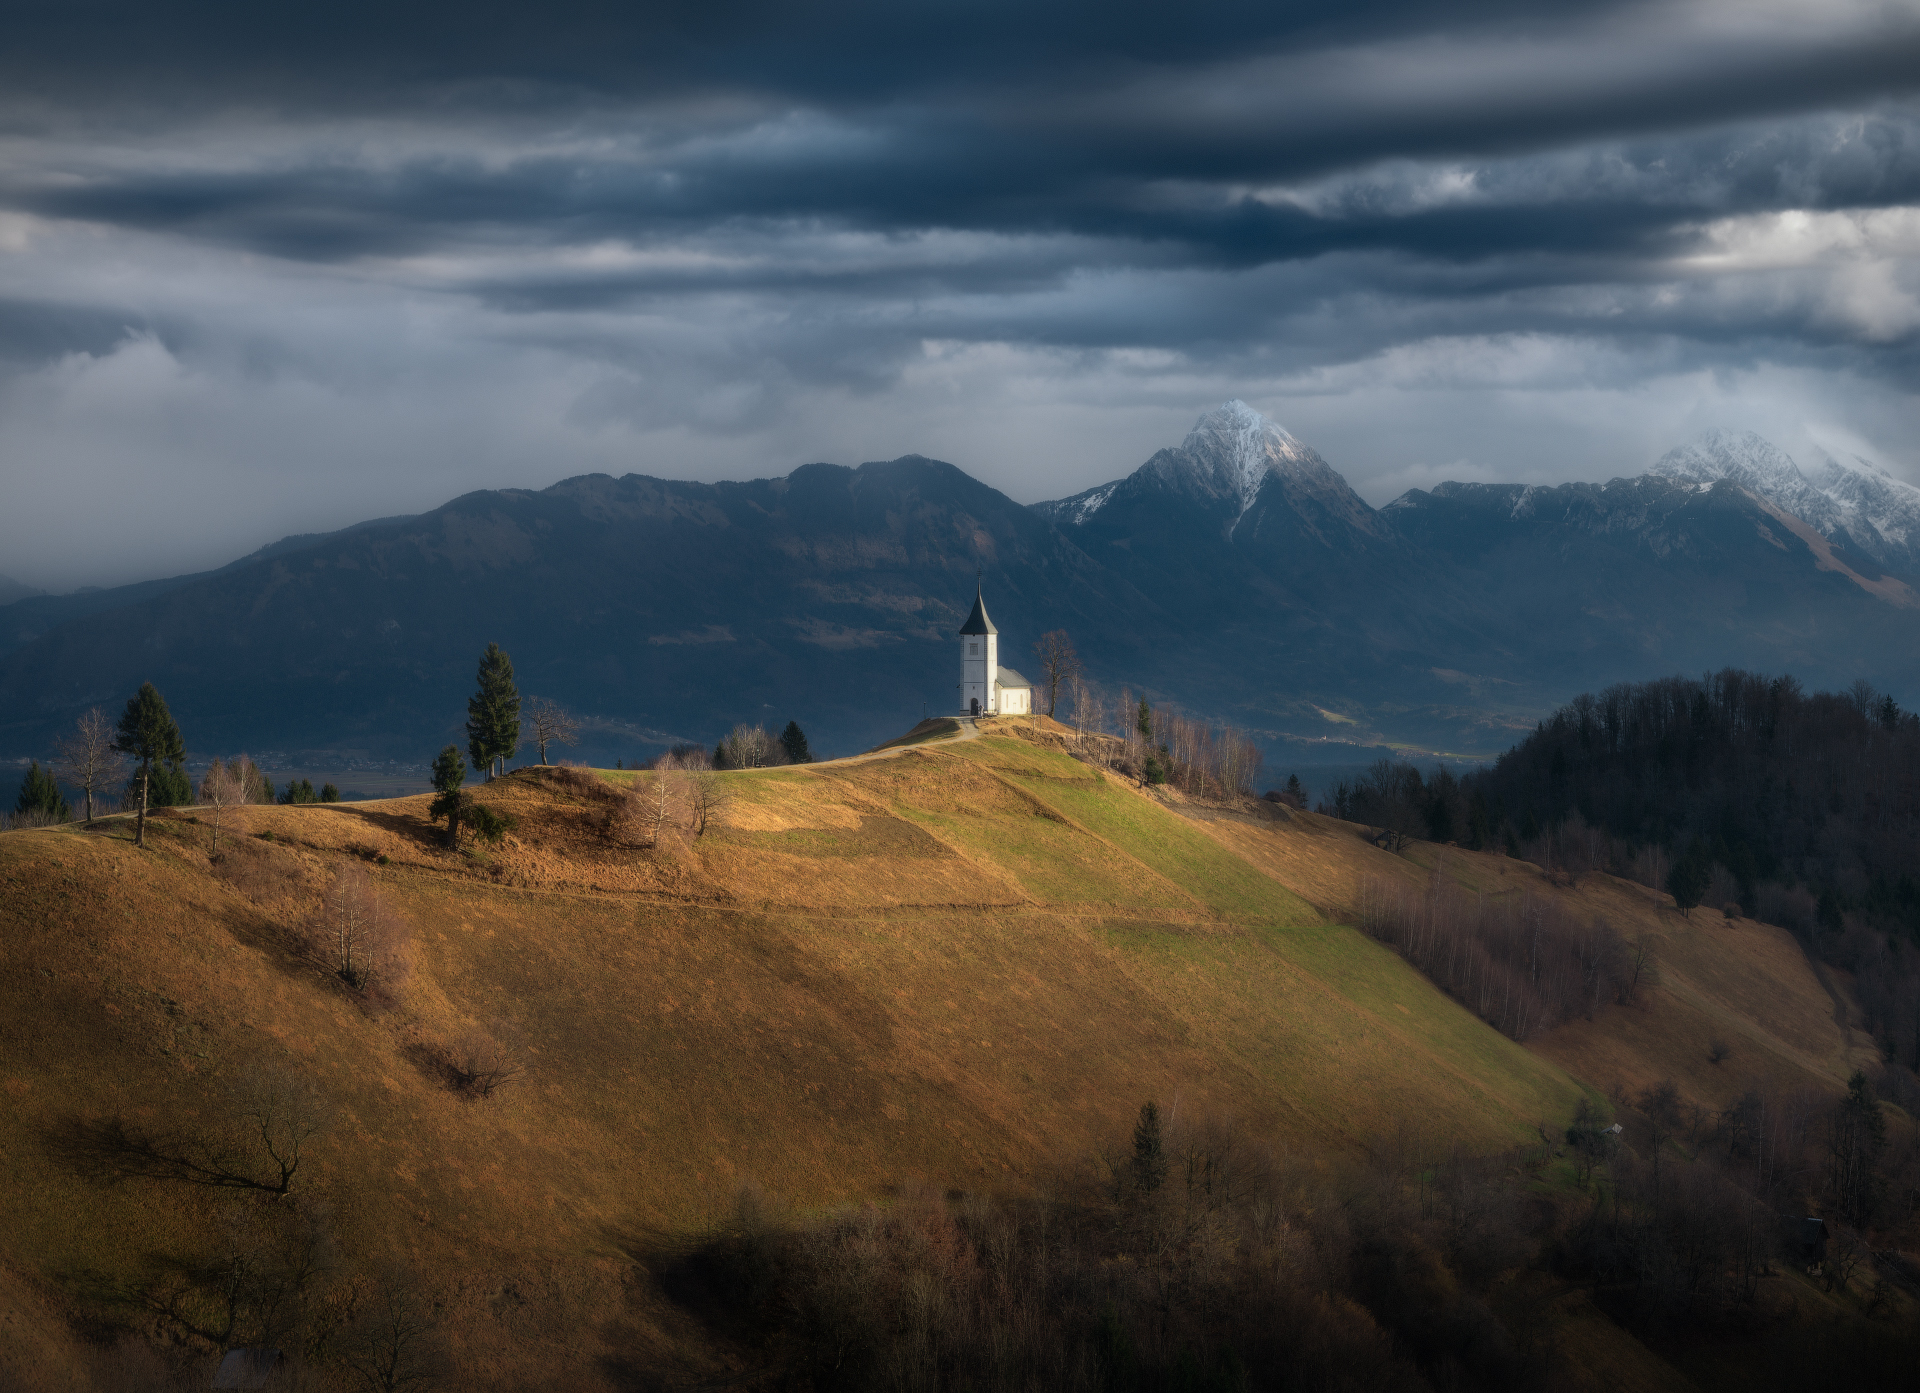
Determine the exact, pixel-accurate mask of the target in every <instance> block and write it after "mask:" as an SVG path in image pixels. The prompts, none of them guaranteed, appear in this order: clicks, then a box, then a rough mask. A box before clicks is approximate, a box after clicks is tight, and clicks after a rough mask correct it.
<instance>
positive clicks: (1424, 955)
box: [1355, 871, 1652, 1040]
mask: <svg viewBox="0 0 1920 1393" xmlns="http://www.w3.org/2000/svg"><path fill="white" fill-rule="evenodd" d="M1355 918H1356V919H1357V921H1358V926H1359V927H1360V928H1361V929H1362V930H1363V931H1364V932H1366V933H1368V934H1370V935H1371V936H1373V937H1374V938H1377V939H1379V940H1380V941H1381V942H1383V943H1387V944H1391V945H1392V946H1393V947H1394V948H1396V949H1398V950H1399V952H1400V954H1401V956H1402V957H1404V958H1406V960H1407V961H1408V962H1410V963H1412V964H1413V965H1414V966H1415V967H1417V968H1419V969H1420V971H1421V972H1422V973H1424V974H1425V975H1426V976H1427V977H1428V978H1430V979H1431V980H1432V981H1433V983H1434V984H1435V985H1436V986H1438V987H1439V988H1440V989H1441V990H1442V991H1444V992H1446V993H1447V994H1448V995H1449V996H1451V997H1453V998H1454V999H1455V1000H1456V1001H1459V1002H1460V1003H1461V1004H1463V1005H1464V1006H1466V1007H1467V1009H1468V1010H1470V1011H1472V1012H1473V1013H1474V1014H1475V1015H1477V1016H1479V1017H1480V1018H1481V1019H1482V1020H1484V1021H1486V1022H1487V1023H1488V1024H1489V1025H1491V1026H1493V1028H1494V1029H1496V1030H1498V1031H1500V1033H1501V1034H1503V1035H1506V1036H1508V1037H1510V1038H1512V1039H1515V1040H1527V1039H1530V1038H1531V1037H1532V1036H1534V1035H1537V1034H1539V1033H1541V1032H1542V1031H1547V1030H1551V1029H1553V1028H1554V1027H1555V1026H1557V1025H1561V1024H1564V1023H1565V1022H1567V1021H1570V1020H1573V1019H1574V1018H1576V1017H1585V1018H1587V1019H1588V1020H1591V1019H1592V1018H1593V1015H1594V1012H1595V1011H1597V1010H1598V1009H1599V1008H1600V1007H1601V1006H1602V1005H1604V1004H1605V1003H1607V1002H1618V1003H1620V1004H1622V1005H1631V1004H1632V1003H1633V1001H1634V1000H1635V998H1636V997H1637V995H1638V993H1639V991H1640V989H1641V987H1642V986H1644V985H1645V984H1646V982H1647V980H1648V978H1649V977H1650V976H1651V973H1652V959H1651V955H1650V951H1649V949H1648V948H1647V947H1646V946H1645V945H1643V944H1629V943H1628V942H1627V941H1626V940H1625V939H1624V938H1622V937H1621V935H1620V933H1619V932H1618V931H1617V930H1616V929H1615V928H1614V927H1613V926H1612V925H1611V924H1609V923H1608V922H1607V921H1606V920H1605V919H1604V918H1602V917H1601V916H1599V915H1580V914H1575V913H1573V912H1570V911H1569V910H1567V909H1566V908H1565V907H1563V906H1562V905H1560V904H1559V903H1557V902H1555V901H1552V900H1542V899H1537V898H1534V897H1533V896H1530V895H1527V894H1526V893H1525V892H1524V891H1523V892H1520V893H1517V894H1506V895H1496V896H1488V895H1485V894H1471V893H1469V892H1468V891H1466V890H1463V889H1461V888H1460V887H1459V886H1457V885H1455V884H1454V883H1453V882H1452V881H1450V880H1448V879H1446V878H1445V877H1444V876H1442V875H1441V874H1440V873H1439V872H1437V871H1436V872H1433V873H1432V874H1431V875H1429V876H1428V878H1427V883H1426V885H1425V887H1423V888H1419V889H1416V888H1415V887H1413V886H1410V885H1407V884H1406V883H1404V882H1402V881H1398V880H1384V879H1379V878H1375V879H1373V880H1369V881H1367V882H1366V883H1365V884H1363V885H1362V886H1361V888H1360V893H1359V897H1358V904H1357V905H1356V907H1355Z"/></svg>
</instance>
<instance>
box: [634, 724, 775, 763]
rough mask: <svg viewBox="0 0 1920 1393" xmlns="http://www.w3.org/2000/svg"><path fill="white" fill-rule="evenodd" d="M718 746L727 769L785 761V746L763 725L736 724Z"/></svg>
mask: <svg viewBox="0 0 1920 1393" xmlns="http://www.w3.org/2000/svg"><path fill="white" fill-rule="evenodd" d="M720 746H721V749H722V750H723V751H724V752H725V754H726V758H727V768H729V769H764V768H766V767H767V766H768V765H770V764H785V763H786V762H787V751H786V747H785V746H783V745H782V744H781V743H780V742H779V740H777V739H775V738H774V736H773V735H772V734H771V733H770V732H769V731H768V730H767V728H766V727H765V726H750V725H737V726H735V727H734V728H733V729H732V730H731V731H729V732H728V733H727V738H726V739H725V740H722V741H721V742H720ZM663 758H666V756H663ZM655 767H656V768H657V767H658V766H657V765H656V766H655Z"/></svg>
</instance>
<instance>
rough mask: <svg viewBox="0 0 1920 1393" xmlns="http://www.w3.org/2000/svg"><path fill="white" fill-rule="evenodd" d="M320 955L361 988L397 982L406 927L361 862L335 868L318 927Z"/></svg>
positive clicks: (316, 939) (328, 965)
mask: <svg viewBox="0 0 1920 1393" xmlns="http://www.w3.org/2000/svg"><path fill="white" fill-rule="evenodd" d="M312 941H313V947H314V951H315V955H316V956H317V957H318V958H319V960H320V962H321V965H322V966H324V967H325V968H326V970H327V971H328V972H329V973H331V974H332V975H334V976H335V977H338V978H339V979H340V980H341V981H342V982H345V983H346V984H347V985H348V986H349V987H352V988H354V990H356V991H365V990H367V988H369V987H371V986H373V985H374V984H375V983H376V982H378V983H381V984H383V985H387V984H391V983H393V982H395V981H397V980H398V979H399V977H400V976H401V975H402V970H403V968H404V965H405V948H406V926H405V924H404V923H403V921H402V920H401V919H400V916H399V915H397V914H395V913H394V911H393V909H392V908H391V907H390V906H389V905H388V904H387V902H386V900H385V899H383V898H382V897H381V895H380V891H379V888H378V887H377V886H375V885H374V883H373V880H372V877H370V876H369V875H368V874H367V868H366V867H365V866H362V865H359V864H358V863H356V862H351V861H349V862H344V863H342V864H341V865H339V866H337V867H335V869H334V872H333V884H332V885H331V886H329V887H328V889H327V896H326V900H325V902H324V903H323V905H322V907H321V910H320V913H319V915H318V916H317V917H316V918H315V920H314V923H313V929H312Z"/></svg>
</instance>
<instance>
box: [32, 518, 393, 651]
mask: <svg viewBox="0 0 1920 1393" xmlns="http://www.w3.org/2000/svg"><path fill="white" fill-rule="evenodd" d="M410 520H411V519H410V518H409V517H404V516H402V517H390V518H374V519H372V520H371V521H368V522H357V523H355V524H353V526H351V527H343V528H341V529H340V530H339V531H338V532H307V533H302V534H300V535H297V536H292V537H282V538H281V539H280V540H279V541H277V542H269V543H268V544H267V545H266V546H263V547H261V548H260V549H259V550H258V551H254V552H249V553H248V554H247V555H245V556H243V557H241V558H240V559H239V560H238V561H230V562H228V563H227V564H226V565H224V566H222V567H220V568H219V569H218V570H213V571H197V572H194V573H191V574H189V575H184V576H168V577H165V578H163V579H160V580H143V581H136V582H135V583H134V584H132V585H116V586H112V587H108V588H101V587H97V586H96V587H93V588H91V589H87V590H76V591H75V592H73V593H72V594H70V595H49V594H47V593H45V592H44V591H40V590H28V591H26V596H27V598H23V599H20V600H18V602H17V603H16V604H14V605H13V606H11V607H9V608H8V610H7V612H6V613H5V614H0V653H6V652H7V651H9V650H10V649H14V648H19V647H21V646H22V645H23V644H28V643H32V642H33V641H34V640H35V639H37V638H39V637H41V636H42V635H43V634H48V633H51V632H53V630H55V629H57V628H59V627H60V626H61V625H62V624H65V623H67V622H69V621H70V620H74V619H79V618H81V617H83V616H85V615H89V614H100V613H103V612H105V611H107V610H112V609H123V608H125V607H127V606H128V605H134V604H139V603H141V602H143V601H146V600H152V599H157V598H158V597H159V596H161V595H164V594H166V593H167V592H168V591H170V590H178V589H179V588H180V587H181V586H183V585H191V584H192V583H193V582H195V581H198V580H204V579H206V578H208V577H210V576H218V575H225V574H226V573H227V572H229V571H233V570H236V569H238V568H240V567H243V566H247V565H249V564H251V563H253V562H256V561H265V560H269V559H271V558H273V557H278V556H291V555H292V554H294V553H295V552H299V551H305V550H307V549H308V548H309V547H316V546H321V545H323V544H325V543H327V542H332V541H337V540H338V539H340V538H342V537H345V536H348V535H350V534H352V533H355V532H360V531H364V530H365V529H367V528H372V527H386V526H389V525H392V524H396V523H402V522H408V521H410ZM3 596H4V592H3V591H0V604H5V603H6V601H5V599H4V598H3Z"/></svg>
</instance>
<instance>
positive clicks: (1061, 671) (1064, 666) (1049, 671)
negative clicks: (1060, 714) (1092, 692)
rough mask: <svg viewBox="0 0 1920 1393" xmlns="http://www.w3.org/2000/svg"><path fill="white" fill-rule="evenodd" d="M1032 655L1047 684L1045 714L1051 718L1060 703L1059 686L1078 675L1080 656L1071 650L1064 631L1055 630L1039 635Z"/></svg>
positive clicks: (1070, 641)
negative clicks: (1035, 658)
mask: <svg viewBox="0 0 1920 1393" xmlns="http://www.w3.org/2000/svg"><path fill="white" fill-rule="evenodd" d="M1033 651H1034V655H1035V656H1036V657H1038V658H1039V659H1040V670H1041V672H1042V673H1044V674H1045V681H1046V684H1047V714H1048V715H1049V716H1051V715H1052V714H1053V712H1054V708H1055V707H1056V706H1057V705H1058V704H1059V701H1060V686H1061V684H1062V683H1064V682H1067V681H1069V680H1071V679H1072V678H1074V677H1077V676H1079V674H1080V655H1079V654H1078V653H1076V652H1074V650H1073V640H1072V639H1070V638H1068V637H1067V631H1066V630H1065V629H1055V630H1053V631H1052V632H1051V633H1045V634H1042V635H1040V638H1039V641H1038V642H1036V643H1035V644H1034V645H1033Z"/></svg>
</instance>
